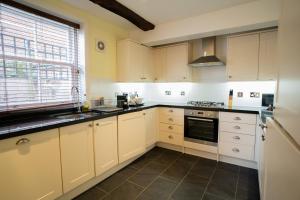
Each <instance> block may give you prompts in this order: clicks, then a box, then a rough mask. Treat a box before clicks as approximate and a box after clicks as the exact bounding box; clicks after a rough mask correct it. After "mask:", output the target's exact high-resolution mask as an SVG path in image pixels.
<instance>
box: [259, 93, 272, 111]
mask: <svg viewBox="0 0 300 200" xmlns="http://www.w3.org/2000/svg"><path fill="white" fill-rule="evenodd" d="M261 105H262V106H264V107H268V110H271V111H272V110H273V105H274V94H262V100H261Z"/></svg>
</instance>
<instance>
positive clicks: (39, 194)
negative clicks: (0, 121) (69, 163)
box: [0, 129, 62, 200]
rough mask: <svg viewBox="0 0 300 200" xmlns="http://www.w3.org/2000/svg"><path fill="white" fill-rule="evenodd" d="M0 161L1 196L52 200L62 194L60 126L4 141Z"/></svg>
mask: <svg viewBox="0 0 300 200" xmlns="http://www.w3.org/2000/svg"><path fill="white" fill-rule="evenodd" d="M22 142H23V143H22ZM18 143H19V144H18ZM0 163H1V164H0V176H1V183H0V199H3V200H5V199H7V200H35V199H40V200H48V199H49V200H50V199H56V198H57V197H59V196H60V195H62V180H61V167H60V152H59V132H58V129H53V130H48V131H43V132H38V133H34V134H29V135H24V136H20V137H16V138H11V139H6V140H1V141H0Z"/></svg>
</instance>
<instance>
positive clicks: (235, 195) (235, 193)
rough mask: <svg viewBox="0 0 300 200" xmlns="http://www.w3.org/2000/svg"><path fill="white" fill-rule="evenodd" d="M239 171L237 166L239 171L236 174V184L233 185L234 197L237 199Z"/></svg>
mask: <svg viewBox="0 0 300 200" xmlns="http://www.w3.org/2000/svg"><path fill="white" fill-rule="evenodd" d="M240 173H241V168H240V167H239V172H238V175H237V180H236V185H235V192H234V199H237V190H238V184H239V180H240Z"/></svg>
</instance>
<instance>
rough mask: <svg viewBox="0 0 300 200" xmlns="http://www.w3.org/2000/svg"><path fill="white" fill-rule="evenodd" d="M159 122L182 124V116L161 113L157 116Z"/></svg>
mask: <svg viewBox="0 0 300 200" xmlns="http://www.w3.org/2000/svg"><path fill="white" fill-rule="evenodd" d="M159 122H162V123H166V124H176V125H183V122H184V118H183V115H182V116H171V115H165V114H161V115H160V116H159Z"/></svg>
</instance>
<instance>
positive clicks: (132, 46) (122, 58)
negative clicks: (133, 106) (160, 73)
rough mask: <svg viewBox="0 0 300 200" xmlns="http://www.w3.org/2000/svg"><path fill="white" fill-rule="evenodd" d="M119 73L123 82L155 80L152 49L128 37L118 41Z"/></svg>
mask: <svg viewBox="0 0 300 200" xmlns="http://www.w3.org/2000/svg"><path fill="white" fill-rule="evenodd" d="M117 75H118V81H121V82H145V81H153V79H154V77H153V76H154V66H153V52H152V49H151V48H149V47H146V46H143V45H141V44H139V43H137V42H134V41H131V40H128V39H126V40H120V41H118V43H117Z"/></svg>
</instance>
